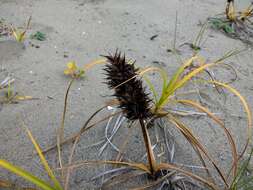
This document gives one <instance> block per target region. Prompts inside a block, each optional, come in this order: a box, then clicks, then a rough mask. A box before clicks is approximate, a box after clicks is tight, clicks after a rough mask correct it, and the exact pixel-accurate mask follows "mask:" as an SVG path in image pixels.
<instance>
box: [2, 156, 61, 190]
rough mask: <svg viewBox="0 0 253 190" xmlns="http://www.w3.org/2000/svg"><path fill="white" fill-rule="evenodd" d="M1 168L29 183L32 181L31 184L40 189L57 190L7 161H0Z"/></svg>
mask: <svg viewBox="0 0 253 190" xmlns="http://www.w3.org/2000/svg"><path fill="white" fill-rule="evenodd" d="M0 167H2V168H4V169H6V170H8V171H10V172H12V173H15V174H16V175H18V176H20V177H22V178H24V179H26V180H27V181H30V182H31V183H33V184H35V185H37V186H38V187H40V188H41V189H43V190H57V189H55V188H54V187H52V186H50V184H48V183H47V182H45V181H42V180H41V179H39V178H38V177H36V176H34V175H32V174H31V173H29V172H27V171H25V170H23V169H22V168H19V167H17V166H14V165H12V164H11V163H9V162H7V161H6V160H0Z"/></svg>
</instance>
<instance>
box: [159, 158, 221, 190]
mask: <svg viewBox="0 0 253 190" xmlns="http://www.w3.org/2000/svg"><path fill="white" fill-rule="evenodd" d="M157 169H159V170H162V169H170V170H175V171H178V172H180V173H182V174H184V175H186V176H188V177H190V178H193V179H195V180H197V181H199V182H201V183H203V184H205V185H207V186H209V187H210V188H211V189H213V190H219V189H220V188H218V187H217V186H216V185H215V184H213V183H212V182H210V181H208V180H206V179H204V178H202V177H200V176H197V175H195V174H193V173H191V172H188V171H186V170H183V169H181V168H179V167H177V166H175V165H173V164H167V163H161V164H159V165H158V166H157Z"/></svg>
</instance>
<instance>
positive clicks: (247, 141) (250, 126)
mask: <svg viewBox="0 0 253 190" xmlns="http://www.w3.org/2000/svg"><path fill="white" fill-rule="evenodd" d="M208 82H209V83H212V84H216V85H219V86H222V87H224V88H226V89H227V90H229V91H230V92H232V93H233V94H234V95H236V96H237V97H238V98H239V99H240V101H241V103H242V105H243V108H244V110H245V112H246V114H247V119H248V128H247V140H246V144H245V146H244V148H243V150H242V152H241V154H240V155H239V158H238V160H239V159H240V158H242V156H243V155H244V153H245V151H246V150H247V147H248V145H249V143H250V139H251V136H252V113H251V110H250V108H249V105H248V103H247V101H246V100H245V98H244V97H243V96H242V95H241V94H240V93H239V92H238V91H237V90H236V89H234V88H233V87H231V86H230V85H228V84H224V83H221V82H218V81H208Z"/></svg>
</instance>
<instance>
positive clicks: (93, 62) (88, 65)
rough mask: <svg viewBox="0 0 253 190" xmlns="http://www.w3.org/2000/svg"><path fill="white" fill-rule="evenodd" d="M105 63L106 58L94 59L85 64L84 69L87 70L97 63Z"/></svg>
mask: <svg viewBox="0 0 253 190" xmlns="http://www.w3.org/2000/svg"><path fill="white" fill-rule="evenodd" d="M104 63H106V59H99V60H95V61H92V62H91V63H88V64H86V65H85V66H84V70H85V71H87V70H89V69H90V68H92V67H93V66H95V65H98V64H104Z"/></svg>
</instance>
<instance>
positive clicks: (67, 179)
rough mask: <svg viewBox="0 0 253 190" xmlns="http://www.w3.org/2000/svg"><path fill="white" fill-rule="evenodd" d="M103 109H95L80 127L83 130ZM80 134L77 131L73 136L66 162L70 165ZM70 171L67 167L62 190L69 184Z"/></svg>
mask: <svg viewBox="0 0 253 190" xmlns="http://www.w3.org/2000/svg"><path fill="white" fill-rule="evenodd" d="M103 109H104V107H102V108H100V109H99V110H97V111H96V112H95V113H93V114H92V115H91V117H90V118H89V119H88V120H87V121H86V122H85V124H84V126H83V127H82V129H83V130H85V129H86V127H87V125H88V124H89V122H90V121H91V120H92V119H93V118H94V117H95V116H96V115H97V114H98V113H99V112H100V111H102V110H103ZM81 134H82V133H79V135H78V136H76V137H75V140H74V143H73V146H72V148H71V151H70V156H69V161H68V164H69V165H71V163H72V159H73V156H74V153H75V148H76V145H77V143H78V141H79V140H80V137H81ZM70 173H71V169H68V170H67V174H66V178H65V183H64V190H67V189H68V184H69V179H70Z"/></svg>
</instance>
